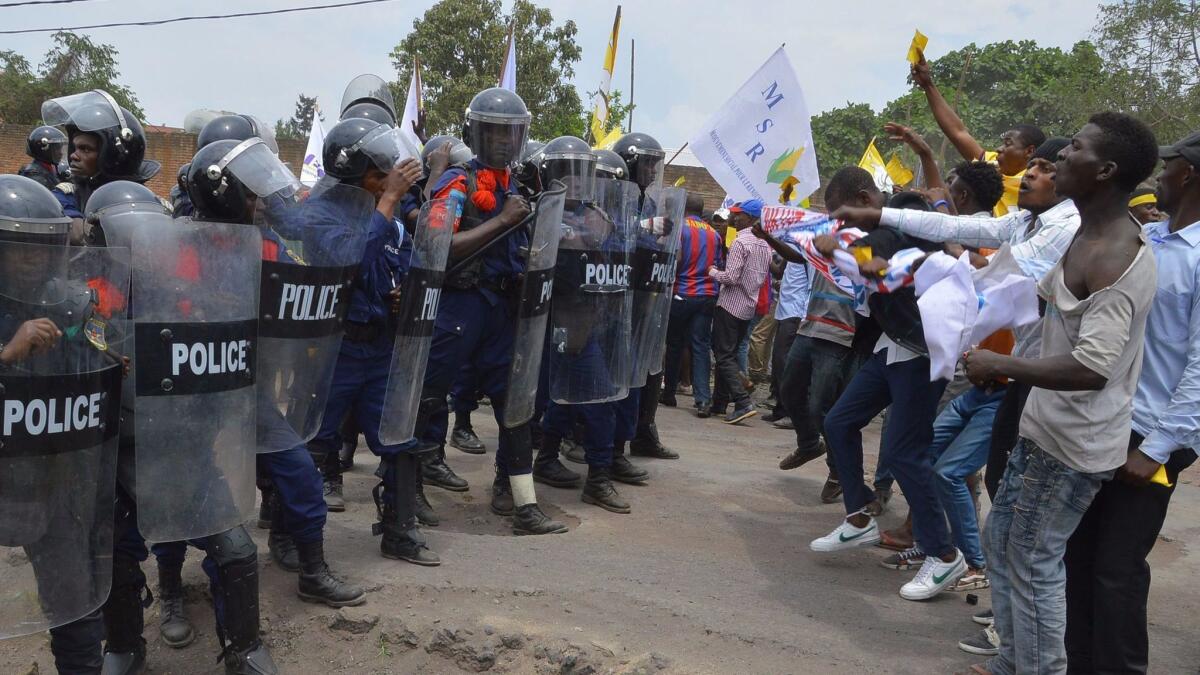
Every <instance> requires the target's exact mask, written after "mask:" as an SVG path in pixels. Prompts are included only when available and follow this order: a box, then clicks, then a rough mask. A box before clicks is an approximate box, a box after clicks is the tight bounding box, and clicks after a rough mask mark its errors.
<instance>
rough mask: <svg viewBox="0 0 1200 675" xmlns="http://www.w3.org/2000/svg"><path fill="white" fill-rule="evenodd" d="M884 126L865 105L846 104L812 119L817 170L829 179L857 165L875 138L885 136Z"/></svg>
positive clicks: (869, 107)
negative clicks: (844, 169)
mask: <svg viewBox="0 0 1200 675" xmlns="http://www.w3.org/2000/svg"><path fill="white" fill-rule="evenodd" d="M881 126H882V123H881V122H879V121H878V118H877V117H876V115H875V111H873V110H871V106H869V105H867V104H866V103H847V104H846V105H845V106H842V107H841V108H834V109H833V110H827V111H825V112H823V113H821V114H820V115H817V116H815V117H813V118H812V134H813V145H814V146H815V149H816V151H817V168H818V169H820V172H821V176H822V177H824V178H828V177H829V176H832V175H833V174H834V173H835V172H837V170H838V169H840V168H842V167H844V166H850V165H856V164H858V160H859V159H860V158H862V154H863V150H865V149H866V147H867V142H868V141H870V140H871V137H872V136H875V135H877V134H882V133H883V130H882V129H881V128H880V127H881Z"/></svg>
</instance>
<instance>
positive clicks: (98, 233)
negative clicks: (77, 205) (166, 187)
mask: <svg viewBox="0 0 1200 675" xmlns="http://www.w3.org/2000/svg"><path fill="white" fill-rule="evenodd" d="M144 214H154V215H156V216H158V217H159V219H160V220H161V219H163V218H165V219H166V220H167V221H169V219H170V215H169V214H170V210H169V209H168V208H167V207H166V206H164V205H163V203H162V202H161V201H159V199H158V196H157V195H155V194H154V193H153V192H151V191H150V188H148V187H146V186H145V185H142V184H141V183H134V182H133V181H128V180H115V181H112V182H111V183H105V184H104V185H101V186H100V187H98V188H96V191H95V192H93V193H92V196H91V197H90V198H89V199H88V203H87V210H86V211H84V213H83V219H84V221H86V222H87V224H88V225H89V226H90V228H89V229H88V233H87V237H88V245H90V246H109V245H115V246H129V241H130V239H131V237H132V234H131V229H132V226H134V225H135V224H139V223H143V222H146V218H144Z"/></svg>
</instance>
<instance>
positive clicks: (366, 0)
mask: <svg viewBox="0 0 1200 675" xmlns="http://www.w3.org/2000/svg"><path fill="white" fill-rule="evenodd" d="M29 1H30V0H26V2H29ZM47 1H49V2H86V1H87V0H47ZM380 2H395V0H354V1H353V2H339V3H337V4H332V5H312V6H309V7H291V8H288V9H272V10H265V11H261V12H239V13H237V14H210V15H206V16H177V17H175V18H173V19H158V20H156V21H130V22H126V23H98V24H93V25H91V26H62V27H59V28H25V29H21V30H0V35H20V34H23V33H53V32H57V31H60V30H65V31H76V30H91V29H94V28H120V27H123V26H161V25H163V24H168V23H180V22H183V21H212V20H215V19H240V18H243V17H248V16H267V15H270V14H291V13H292V12H310V11H313V10H317V9H336V8H338V7H354V6H356V5H374V4H377V3H380ZM35 4H36V3H35Z"/></svg>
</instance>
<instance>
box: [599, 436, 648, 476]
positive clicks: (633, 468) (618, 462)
mask: <svg viewBox="0 0 1200 675" xmlns="http://www.w3.org/2000/svg"><path fill="white" fill-rule="evenodd" d="M609 475H610V476H611V477H612V479H613V480H615V481H620V482H622V483H628V484H629V485H645V483H646V480H647V479H648V478H650V473H649V472H648V471H646V470H645V469H643V468H641V467H639V466H637V465H635V464H634V463H633V462H631V461H629V458H628V457H626V456H625V441H621V442H620V443H617V445H616V447H614V448H613V461H612V468H610V469H609Z"/></svg>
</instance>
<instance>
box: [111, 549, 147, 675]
mask: <svg viewBox="0 0 1200 675" xmlns="http://www.w3.org/2000/svg"><path fill="white" fill-rule="evenodd" d="M144 590H146V575H145V574H143V573H142V568H141V565H139V564H138V561H136V560H134V559H132V558H129V557H127V556H124V555H119V554H118V555H114V556H113V579H112V588H111V590H110V591H109V593H108V600H106V601H105V602H104V666H103V667H102V669H101V672H102V673H103V675H132V674H133V673H139V672H141V670H142V666H143V665H145V663H146V641H145V640H144V639H142V630H143V629H144V627H145V617H144V616H143V614H142V612H143V610H145V608H146V607H148V606H150V603H151V602H153V598H152V597H150V594H149V593H146V594H145V596H143V594H142V592H143V591H144ZM143 598H144V599H143Z"/></svg>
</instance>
